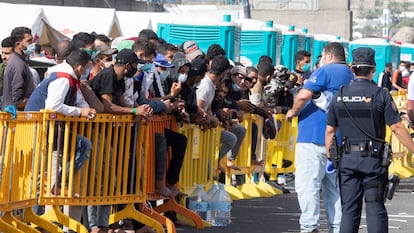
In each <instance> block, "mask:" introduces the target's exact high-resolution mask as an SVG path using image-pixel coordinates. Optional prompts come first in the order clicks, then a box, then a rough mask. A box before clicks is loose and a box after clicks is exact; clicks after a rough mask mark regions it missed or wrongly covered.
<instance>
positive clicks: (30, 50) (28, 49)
mask: <svg viewBox="0 0 414 233" xmlns="http://www.w3.org/2000/svg"><path fill="white" fill-rule="evenodd" d="M35 48H36V44H35V43H31V44H29V45H28V46H27V47H26V49H25V50H23V53H24V54H26V55H32V54H33V53H34V51H35Z"/></svg>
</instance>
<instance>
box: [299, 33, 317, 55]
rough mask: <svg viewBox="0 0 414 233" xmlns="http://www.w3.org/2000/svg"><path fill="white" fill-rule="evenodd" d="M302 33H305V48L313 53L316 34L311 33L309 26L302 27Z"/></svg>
mask: <svg viewBox="0 0 414 233" xmlns="http://www.w3.org/2000/svg"><path fill="white" fill-rule="evenodd" d="M302 33H303V34H304V35H305V47H304V48H303V50H305V51H308V52H310V53H311V54H313V41H314V39H315V38H314V35H312V34H311V33H309V32H308V29H307V28H302Z"/></svg>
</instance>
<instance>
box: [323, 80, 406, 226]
mask: <svg viewBox="0 0 414 233" xmlns="http://www.w3.org/2000/svg"><path fill="white" fill-rule="evenodd" d="M341 90H342V91H338V93H337V94H336V95H335V97H334V98H333V99H332V103H331V107H330V110H329V112H328V119H327V123H328V125H330V126H333V127H339V129H340V132H341V137H342V138H343V137H346V138H347V141H348V144H347V145H348V147H347V148H348V151H347V152H348V153H344V154H343V155H342V161H341V164H340V167H339V172H340V190H341V200H342V221H341V232H358V228H359V224H360V219H361V209H362V197H363V196H365V202H366V215H367V218H366V221H367V225H368V232H369V233H374V232H375V233H381V232H388V216H387V211H386V209H385V206H384V191H385V186H386V183H387V180H388V179H387V177H388V167H384V166H381V161H382V154H381V152H382V147H383V143H381V142H378V141H375V140H372V139H370V138H369V137H368V136H367V135H365V134H364V133H363V132H362V131H361V130H360V129H358V127H357V126H356V124H357V125H358V126H359V127H360V128H362V129H363V130H364V131H366V132H367V133H368V134H369V135H371V136H373V137H376V138H379V139H382V140H383V139H384V138H385V131H386V128H385V124H387V125H392V124H394V123H397V122H399V121H400V117H399V113H398V110H397V108H396V106H395V104H394V102H393V100H392V97H391V95H390V93H389V92H388V91H387V90H386V89H382V88H379V87H377V86H376V84H375V83H374V82H372V81H370V80H368V79H362V78H360V79H356V80H355V81H353V82H352V83H351V84H350V85H349V86H348V87H343V88H342V89H341ZM341 92H342V93H341ZM344 103H345V104H346V108H347V109H348V112H349V113H350V115H351V116H352V118H353V119H354V120H355V122H356V124H355V123H354V122H353V121H352V119H351V118H350V116H349V115H348V113H347V112H346V110H345V106H344Z"/></svg>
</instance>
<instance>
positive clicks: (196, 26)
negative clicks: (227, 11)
mask: <svg viewBox="0 0 414 233" xmlns="http://www.w3.org/2000/svg"><path fill="white" fill-rule="evenodd" d="M185 17H186V16H181V17H178V16H177V17H174V18H172V19H171V20H174V21H172V22H171V23H158V27H157V29H158V30H157V34H158V36H160V37H161V38H163V39H164V40H166V41H167V42H169V43H171V44H175V45H179V46H180V45H182V43H184V42H185V41H189V40H191V41H195V42H196V43H197V45H198V47H199V48H200V49H201V50H202V51H204V52H207V49H208V47H209V46H210V45H212V44H219V45H220V46H221V47H223V49H224V50H225V51H226V56H227V58H229V59H231V60H233V61H239V58H240V30H241V29H240V26H239V25H238V24H236V23H234V22H231V16H230V15H223V18H222V20H218V19H217V18H210V19H209V18H207V19H206V18H205V17H196V18H194V17H191V19H188V18H185ZM200 18H203V20H199V19H200ZM183 22H185V23H183ZM188 22H193V24H187V23H188Z"/></svg>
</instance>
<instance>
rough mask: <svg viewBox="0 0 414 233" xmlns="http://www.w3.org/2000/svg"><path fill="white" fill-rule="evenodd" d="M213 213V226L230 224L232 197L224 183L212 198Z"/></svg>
mask: <svg viewBox="0 0 414 233" xmlns="http://www.w3.org/2000/svg"><path fill="white" fill-rule="evenodd" d="M211 205H212V206H211V210H212V212H211V214H212V221H211V225H213V226H227V225H229V224H230V217H231V198H230V195H229V194H228V193H227V191H226V190H225V189H224V185H223V184H220V185H219V189H218V190H217V191H216V193H215V194H214V196H213V198H212V199H211Z"/></svg>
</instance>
